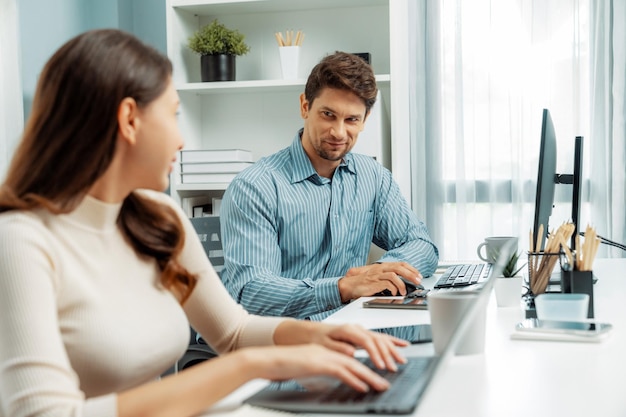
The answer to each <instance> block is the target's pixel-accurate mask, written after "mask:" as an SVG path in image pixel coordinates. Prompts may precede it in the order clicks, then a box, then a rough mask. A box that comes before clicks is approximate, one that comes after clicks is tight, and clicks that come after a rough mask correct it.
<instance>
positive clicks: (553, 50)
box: [411, 0, 590, 260]
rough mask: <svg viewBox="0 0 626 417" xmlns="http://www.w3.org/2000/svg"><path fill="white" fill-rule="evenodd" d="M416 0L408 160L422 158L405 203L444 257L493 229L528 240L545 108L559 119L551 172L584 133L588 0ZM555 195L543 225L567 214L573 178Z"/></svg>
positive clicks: (585, 214)
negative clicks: (409, 202)
mask: <svg viewBox="0 0 626 417" xmlns="http://www.w3.org/2000/svg"><path fill="white" fill-rule="evenodd" d="M419 3H420V4H416V5H414V6H413V10H412V15H413V18H415V19H416V22H417V24H416V25H413V26H414V33H413V34H412V35H413V42H414V44H415V48H414V51H416V53H415V58H414V60H413V65H414V68H412V71H411V73H412V74H415V78H414V80H412V82H413V85H412V91H413V92H414V97H413V99H412V101H411V110H412V121H413V125H412V131H411V136H412V146H413V148H412V158H413V166H418V167H424V168H421V169H422V171H423V175H422V174H421V173H420V172H416V173H415V174H414V181H413V184H414V190H413V196H414V200H413V205H414V207H416V208H417V209H418V210H419V212H424V213H426V216H425V218H426V222H427V224H428V227H429V229H430V231H431V234H432V236H433V238H434V239H435V241H436V243H437V245H438V246H439V248H440V252H441V258H442V259H447V260H450V259H476V246H477V245H478V244H479V243H480V242H481V241H482V239H483V238H484V237H486V236H491V235H501V236H504V235H506V236H511V235H512V236H519V237H520V248H521V249H522V250H523V249H526V248H527V247H528V244H529V242H528V240H529V239H528V236H529V231H530V229H531V227H532V222H533V213H534V198H535V187H536V180H537V166H538V158H539V141H540V133H541V118H542V109H543V108H548V109H549V110H550V112H551V115H552V119H553V121H554V124H555V130H556V134H557V141H558V156H557V159H558V161H557V171H558V172H559V173H569V174H571V173H572V172H573V151H574V138H575V137H576V136H584V137H585V139H588V136H589V134H588V132H589V114H590V112H589V88H588V85H589V82H588V79H589V62H590V57H589V37H590V36H589V33H590V28H589V21H590V17H589V13H590V11H589V3H588V2H587V1H573V0H533V1H529V0H473V1H471V2H469V1H463V0H433V1H425V2H419ZM588 143H589V140H587V143H586V144H585V149H586V150H588V149H589V145H588ZM584 153H588V152H584ZM586 159H588V157H586ZM588 165H589V164H588V162H587V161H586V162H585V165H584V168H583V174H586V175H585V176H586V177H588V176H589V169H588ZM587 189H588V182H586V183H585V187H584V189H583V200H584V202H583V210H582V215H581V220H582V222H581V223H583V224H585V223H586V222H587V221H588V218H589V205H588V201H589V194H588V191H586V190H587ZM555 200H556V206H555V209H554V211H553V216H552V218H551V223H550V225H551V227H552V226H555V225H556V226H558V225H559V224H560V223H562V222H563V221H567V220H569V218H570V212H571V203H570V201H571V186H568V185H557V187H556V197H555Z"/></svg>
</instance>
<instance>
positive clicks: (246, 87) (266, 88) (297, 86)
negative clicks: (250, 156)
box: [176, 74, 390, 94]
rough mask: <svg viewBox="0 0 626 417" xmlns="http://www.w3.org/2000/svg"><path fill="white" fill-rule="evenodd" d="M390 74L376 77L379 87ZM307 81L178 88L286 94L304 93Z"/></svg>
mask: <svg viewBox="0 0 626 417" xmlns="http://www.w3.org/2000/svg"><path fill="white" fill-rule="evenodd" d="M389 80H390V76H389V74H381V75H377V76H376V83H377V84H378V86H379V87H383V86H384V85H386V84H389ZM305 84H306V79H304V78H301V79H297V80H255V81H221V82H205V83H202V82H200V83H185V84H181V85H179V86H177V88H176V89H177V90H178V91H179V92H184V93H195V94H219V93H225V92H227V93H238V92H241V93H255V92H285V91H296V90H297V91H302V90H303V87H304V85H305Z"/></svg>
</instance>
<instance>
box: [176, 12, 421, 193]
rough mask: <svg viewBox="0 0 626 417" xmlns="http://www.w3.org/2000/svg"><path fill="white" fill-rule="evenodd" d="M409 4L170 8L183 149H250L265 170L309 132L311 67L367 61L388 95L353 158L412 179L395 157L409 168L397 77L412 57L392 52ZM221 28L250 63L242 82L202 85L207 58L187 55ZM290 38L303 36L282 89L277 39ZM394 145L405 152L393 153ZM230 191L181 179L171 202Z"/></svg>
mask: <svg viewBox="0 0 626 417" xmlns="http://www.w3.org/2000/svg"><path fill="white" fill-rule="evenodd" d="M407 1H408V0H314V1H311V0H246V1H242V0H238V1H233V0H222V1H213V0H208V1H207V0H205V1H198V0H167V14H166V18H167V48H168V56H169V58H170V59H171V60H172V62H173V64H174V82H175V85H176V88H177V90H178V93H179V96H180V100H181V106H180V116H179V123H180V127H181V131H182V133H183V138H184V139H185V148H186V149H203V148H206V149H233V148H241V149H248V150H251V151H252V154H253V157H254V160H258V159H259V158H261V157H262V156H265V155H269V154H271V153H273V152H276V151H278V150H279V149H282V148H284V147H286V146H288V145H289V144H290V143H291V142H292V140H293V138H294V136H295V134H296V132H297V130H298V129H299V128H300V127H302V120H301V118H300V113H299V96H300V94H301V93H302V92H303V90H304V85H305V82H306V79H305V77H306V76H307V75H308V74H309V72H310V70H311V69H312V68H313V66H314V65H315V64H316V63H317V62H318V61H319V60H320V59H321V58H322V57H323V56H325V55H327V54H329V53H332V52H334V51H337V50H341V51H346V52H369V53H370V54H371V57H372V61H371V64H372V67H373V68H374V71H375V73H376V79H377V82H378V87H379V90H380V93H381V94H380V99H379V101H378V102H377V104H376V106H377V107H378V108H377V109H375V110H376V111H377V112H378V113H376V114H374V113H373V114H372V116H375V117H373V118H372V119H371V121H372V123H366V130H365V131H364V132H362V133H361V136H360V137H359V142H358V146H359V148H357V149H356V151H359V150H361V151H362V152H364V153H365V152H367V153H372V152H375V153H376V155H373V156H376V157H377V159H378V160H379V161H380V162H381V163H383V164H384V165H385V166H387V167H388V168H390V169H392V171H393V172H394V175H396V176H397V179H400V178H404V177H407V178H408V177H409V176H408V175H405V174H407V172H405V173H403V174H401V175H400V174H399V173H397V172H396V170H395V166H396V161H395V158H397V157H395V156H394V155H396V154H397V155H399V156H400V157H401V158H403V159H406V161H409V156H408V119H398V117H403V116H402V111H400V110H401V108H402V107H404V106H408V82H407V81H406V76H405V75H402V71H399V72H398V74H400V75H402V76H401V77H397V76H396V71H397V70H396V69H398V68H403V67H405V66H406V62H403V61H405V60H406V57H405V55H406V51H403V50H401V49H399V48H397V45H395V43H397V42H396V39H400V37H402V36H406V32H405V34H404V35H403V34H402V33H398V29H397V28H400V30H403V29H402V28H403V27H405V25H402V24H398V19H405V20H406V16H407V13H406V9H407V7H408V6H407ZM215 18H217V19H219V20H220V21H221V22H222V23H224V24H225V25H226V26H228V27H231V28H236V29H238V30H239V31H240V32H242V33H243V34H244V35H245V36H246V42H247V43H248V45H250V48H251V50H250V52H249V53H248V54H247V55H244V56H239V57H237V76H236V80H237V81H232V82H214V83H203V82H200V58H199V56H197V55H196V54H194V53H193V52H192V51H191V50H189V49H188V48H187V45H186V44H187V39H188V38H189V36H191V34H192V33H193V32H194V31H195V30H197V29H198V28H200V27H201V26H203V25H205V24H208V23H210V22H211V21H212V20H213V19H215ZM390 22H393V23H390ZM288 29H293V30H302V31H303V32H304V33H305V39H304V42H303V46H302V50H301V54H300V66H299V71H298V75H299V77H300V78H298V79H296V80H283V79H282V77H281V69H280V61H279V52H278V46H277V44H276V40H275V38H274V33H275V32H278V31H281V32H284V31H285V30H288ZM405 44H406V42H405ZM396 110H398V114H397V115H396ZM407 111H408V110H407ZM396 138H398V141H397V140H396ZM402 141H406V142H405V143H402ZM361 142H363V143H361ZM397 145H400V146H402V147H404V146H406V148H404V150H402V151H397V150H394V148H395V147H396V146H397ZM363 149H365V150H366V151H363ZM400 162H401V161H399V165H403V164H404V165H406V162H404V163H400ZM409 173H410V171H409ZM226 186H227V184H181V183H180V175H179V172H178V171H177V170H175V172H174V173H173V174H172V183H171V187H170V189H171V193H172V196H173V197H174V198H177V199H182V198H185V197H189V196H195V195H201V194H205V195H206V194H210V195H214V196H220V195H221V194H222V193H223V191H224V190H225V188H226ZM401 186H402V184H401ZM406 190H408V188H406ZM407 197H408V194H407Z"/></svg>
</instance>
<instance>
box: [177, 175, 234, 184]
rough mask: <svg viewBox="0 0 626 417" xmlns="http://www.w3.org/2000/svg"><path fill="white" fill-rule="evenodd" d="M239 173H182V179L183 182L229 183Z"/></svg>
mask: <svg viewBox="0 0 626 417" xmlns="http://www.w3.org/2000/svg"><path fill="white" fill-rule="evenodd" d="M237 174H238V172H219V173H203V174H202V173H200V174H180V181H181V183H183V184H206V183H228V182H231V181H232V180H233V178H235V176H236V175H237Z"/></svg>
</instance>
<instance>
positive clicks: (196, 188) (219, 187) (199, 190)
mask: <svg viewBox="0 0 626 417" xmlns="http://www.w3.org/2000/svg"><path fill="white" fill-rule="evenodd" d="M228 184H229V183H210V184H176V185H175V186H174V188H175V189H176V192H177V193H178V195H179V197H180V198H187V197H194V196H197V195H206V191H216V192H218V193H222V192H224V190H226V188H227V187H228Z"/></svg>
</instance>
